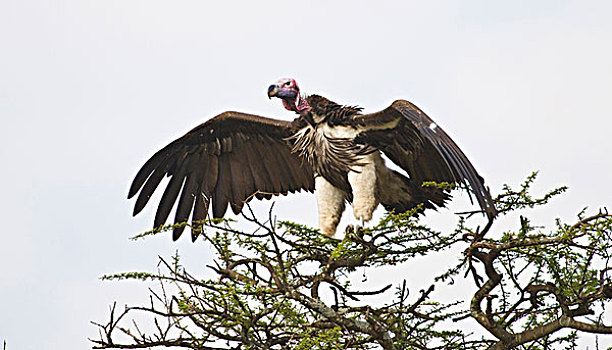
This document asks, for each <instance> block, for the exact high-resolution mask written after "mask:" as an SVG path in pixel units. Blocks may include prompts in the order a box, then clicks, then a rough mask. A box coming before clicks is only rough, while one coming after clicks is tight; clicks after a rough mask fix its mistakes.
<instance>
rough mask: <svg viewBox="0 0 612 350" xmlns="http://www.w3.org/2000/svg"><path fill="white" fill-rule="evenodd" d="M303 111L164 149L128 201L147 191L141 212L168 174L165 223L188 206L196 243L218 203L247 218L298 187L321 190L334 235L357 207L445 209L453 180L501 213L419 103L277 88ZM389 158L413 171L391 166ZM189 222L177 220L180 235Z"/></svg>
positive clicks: (225, 127) (287, 84)
mask: <svg viewBox="0 0 612 350" xmlns="http://www.w3.org/2000/svg"><path fill="white" fill-rule="evenodd" d="M268 97H269V98H272V97H276V98H279V99H280V100H281V101H282V103H283V106H284V107H285V108H286V109H287V110H289V111H292V112H295V113H296V114H297V115H298V116H297V118H295V119H294V120H293V121H288V120H278V119H271V118H266V117H261V116H257V115H252V114H246V113H240V112H224V113H221V114H219V115H217V116H216V117H214V118H212V119H210V120H208V121H206V122H204V123H203V124H201V125H199V126H197V127H195V128H194V129H192V130H191V131H189V132H188V133H186V134H185V135H184V136H182V137H180V138H179V139H177V140H175V141H173V142H171V143H170V144H168V145H167V146H166V147H164V148H162V149H161V150H159V151H158V152H157V153H155V154H154V155H153V156H152V157H151V158H150V159H149V160H148V161H147V162H146V163H145V164H144V165H143V166H142V168H141V169H140V171H138V173H137V175H136V177H135V178H134V181H133V183H132V185H131V187H130V190H129V194H128V198H132V197H133V196H135V195H136V194H138V197H137V199H136V203H135V206H134V213H133V215H136V214H138V213H139V212H140V211H141V210H142V209H143V208H144V207H145V205H146V204H147V202H148V201H149V199H150V198H151V195H152V194H153V192H154V191H155V190H156V188H157V187H158V186H159V184H160V182H161V180H162V179H163V178H164V177H165V176H168V177H170V180H169V182H168V184H167V186H166V189H165V190H164V193H163V195H162V197H161V200H160V203H159V206H158V208H157V212H156V214H155V220H154V228H156V227H159V226H160V225H163V224H165V222H166V220H167V218H168V216H169V214H170V212H171V210H172V208H173V207H174V205H175V203H176V202H178V204H177V208H176V212H175V216H174V222H175V223H176V224H178V223H184V222H186V221H188V220H189V216H190V215H191V220H192V226H191V228H192V239H193V240H194V241H195V240H196V238H197V237H198V234H199V232H202V223H203V221H204V219H206V217H207V215H208V211H209V207H210V206H212V216H213V217H214V218H222V217H223V216H224V215H225V213H226V211H227V207H228V205H229V206H230V207H231V209H232V211H233V212H234V213H235V214H239V213H240V212H241V211H242V209H243V207H244V205H245V203H247V202H249V201H250V200H251V199H253V198H257V199H263V198H266V199H270V198H271V197H272V196H275V195H281V194H282V195H286V194H287V193H289V192H291V193H293V192H295V191H301V190H305V191H309V192H313V191H314V192H315V195H316V199H317V206H318V212H319V228H320V231H321V233H323V234H325V235H327V236H329V237H331V236H333V235H334V234H335V232H336V228H337V226H338V222H339V221H340V218H341V216H342V213H343V212H344V209H345V204H346V203H347V202H348V203H351V204H352V207H353V213H354V215H355V218H356V219H358V220H360V221H361V222H362V224H363V222H366V221H369V220H370V219H372V213H373V212H374V210H375V209H376V207H377V206H378V205H379V204H382V206H383V207H384V208H385V209H386V210H388V211H394V212H396V213H401V212H406V211H408V210H410V209H413V208H417V209H418V211H419V212H421V211H423V210H425V209H435V208H438V207H443V206H444V205H445V204H446V202H447V201H448V200H449V198H450V194H449V190H448V188H442V187H440V186H424V185H423V184H424V182H436V183H452V184H455V185H457V186H458V187H461V188H464V189H466V190H467V191H468V193H471V195H470V198H472V195H473V196H474V197H475V198H476V201H477V202H478V204H479V206H480V208H481V211H482V212H483V213H485V214H486V215H487V216H488V217H489V219H492V218H494V217H495V215H496V209H495V206H494V204H493V200H492V198H491V195H490V194H489V192H488V190H487V188H486V187H485V186H484V180H483V179H482V177H480V176H479V175H478V173H477V172H476V170H475V169H474V167H473V166H472V164H471V163H470V161H469V160H468V159H467V157H466V156H465V155H464V153H463V152H462V151H461V149H459V147H458V146H457V145H456V144H455V142H453V140H452V139H451V138H450V137H449V136H448V135H447V134H446V133H445V132H444V130H442V128H441V127H440V126H439V125H438V124H436V123H435V122H434V121H433V120H432V119H431V118H429V117H428V116H427V115H426V114H425V113H423V112H422V111H421V110H420V109H419V108H418V107H416V106H415V105H413V104H412V103H410V102H408V101H405V100H397V101H395V102H393V103H392V104H391V106H389V107H387V108H386V109H384V110H382V111H380V112H376V113H371V114H363V113H362V108H359V107H354V106H343V105H340V104H337V103H335V102H332V101H330V100H328V99H326V98H325V97H322V96H319V95H309V96H303V95H301V94H300V89H299V87H298V84H297V83H296V81H295V80H294V79H291V78H285V79H281V80H279V81H277V82H276V83H274V84H272V85H270V87H269V88H268ZM383 154H384V155H385V156H386V158H387V159H388V160H390V161H391V162H393V163H395V164H396V165H397V166H399V168H401V169H403V170H404V171H405V173H400V172H398V171H395V170H392V169H389V168H388V167H387V166H386V165H385V159H384V158H383V157H382V156H383ZM184 227H185V225H175V227H174V229H173V239H174V240H176V239H178V238H179V236H180V235H181V233H182V232H183V230H184Z"/></svg>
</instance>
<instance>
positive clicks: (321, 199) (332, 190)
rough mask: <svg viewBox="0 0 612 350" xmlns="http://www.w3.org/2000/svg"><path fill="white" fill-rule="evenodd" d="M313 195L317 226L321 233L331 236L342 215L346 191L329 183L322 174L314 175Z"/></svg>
mask: <svg viewBox="0 0 612 350" xmlns="http://www.w3.org/2000/svg"><path fill="white" fill-rule="evenodd" d="M315 195H316V196H317V206H318V207H319V228H320V229H321V233H323V234H324V235H326V236H327V237H331V236H333V235H334V234H335V233H336V228H337V227H338V223H339V222H340V218H341V217H342V212H343V211H344V206H345V204H344V199H345V198H346V193H344V191H342V190H341V189H339V188H337V187H335V186H333V185H332V184H330V183H329V182H328V181H327V180H325V179H324V178H323V176H317V177H315Z"/></svg>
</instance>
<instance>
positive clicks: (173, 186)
mask: <svg viewBox="0 0 612 350" xmlns="http://www.w3.org/2000/svg"><path fill="white" fill-rule="evenodd" d="M289 136H291V122H288V121H282V120H275V119H269V118H264V117H260V116H256V115H250V114H245V113H238V112H224V113H222V114H220V115H218V116H216V117H214V118H212V119H210V120H208V121H207V122H205V123H203V124H201V125H199V126H197V127H196V128H194V129H193V130H191V131H189V132H188V133H187V134H185V135H184V136H183V137H181V138H179V139H177V140H175V141H174V142H172V143H170V144H169V145H167V146H166V147H164V148H162V149H161V150H159V151H158V152H157V153H155V154H154V155H153V156H152V157H151V158H150V159H149V160H148V161H147V162H146V163H145V164H144V165H143V166H142V168H141V169H140V171H138V174H136V177H135V178H134V182H132V186H131V187H130V191H129V194H128V198H132V197H133V196H134V195H136V194H137V193H138V192H139V191H140V194H139V195H138V198H137V199H136V204H135V206H134V215H136V214H138V213H139V212H140V211H141V210H142V209H143V208H144V207H145V205H146V204H147V202H148V201H149V199H150V198H151V195H153V192H155V189H156V188H157V186H158V185H159V183H160V182H161V180H162V179H163V178H164V175H167V176H169V177H170V181H169V182H168V185H167V187H166V190H165V191H164V194H163V195H162V198H161V200H160V203H159V207H158V208H157V213H156V214H155V221H154V227H158V226H160V225H163V224H164V223H165V222H166V219H167V218H168V215H169V214H170V211H171V210H172V207H173V206H174V203H175V202H176V201H177V198H178V207H177V209H176V215H175V218H174V222H175V223H181V222H185V221H187V219H188V218H189V215H190V214H191V213H192V212H193V216H192V222H194V223H199V222H202V220H204V219H205V218H206V215H207V213H208V208H209V205H210V202H211V200H212V212H213V217H215V218H221V217H223V215H225V212H226V211H227V206H228V204H229V205H230V206H231V208H232V211H233V212H234V213H235V214H238V213H240V211H241V210H242V207H243V206H244V204H245V203H246V202H248V201H250V200H251V199H252V198H253V197H256V198H258V199H262V198H267V199H269V198H271V197H272V195H280V194H282V195H286V194H287V193H288V192H295V191H299V190H307V191H311V192H312V191H313V190H314V175H313V171H312V168H311V167H310V165H308V164H306V163H303V162H302V161H301V160H300V159H299V158H298V157H297V156H296V155H294V154H292V153H291V145H290V144H289V143H288V141H286V138H287V137H289ZM179 193H180V195H179ZM183 229H184V226H180V227H178V226H177V227H176V228H175V229H174V231H173V238H174V240H176V239H178V237H179V236H180V235H181V233H182V232H183ZM198 232H201V226H198V227H197V229H193V228H192V239H193V240H195V239H196V238H197V235H198Z"/></svg>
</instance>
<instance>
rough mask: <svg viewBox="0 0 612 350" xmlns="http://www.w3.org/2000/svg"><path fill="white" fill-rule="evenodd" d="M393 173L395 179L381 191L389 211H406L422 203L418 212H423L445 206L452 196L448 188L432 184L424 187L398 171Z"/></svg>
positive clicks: (382, 198) (384, 204)
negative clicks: (444, 188) (432, 185)
mask: <svg viewBox="0 0 612 350" xmlns="http://www.w3.org/2000/svg"><path fill="white" fill-rule="evenodd" d="M393 173H394V174H393V177H394V178H395V179H394V180H395V181H392V184H391V185H389V184H385V185H386V186H385V185H384V186H385V187H387V188H385V189H382V191H381V194H382V195H381V201H380V202H381V204H382V205H383V207H384V208H385V209H386V210H388V211H394V212H396V213H404V212H406V211H408V210H411V209H413V208H415V207H418V206H419V205H421V206H422V207H421V208H420V209H419V211H418V212H419V213H422V212H423V211H424V210H425V209H437V208H440V207H444V206H445V205H446V201H447V200H449V199H450V198H451V195H450V194H449V192H448V191H446V190H443V189H440V188H436V187H431V186H427V187H424V186H421V184H417V183H415V182H414V181H411V180H410V179H409V178H407V177H406V176H404V175H402V174H400V173H398V172H396V171H393ZM384 194H386V195H384Z"/></svg>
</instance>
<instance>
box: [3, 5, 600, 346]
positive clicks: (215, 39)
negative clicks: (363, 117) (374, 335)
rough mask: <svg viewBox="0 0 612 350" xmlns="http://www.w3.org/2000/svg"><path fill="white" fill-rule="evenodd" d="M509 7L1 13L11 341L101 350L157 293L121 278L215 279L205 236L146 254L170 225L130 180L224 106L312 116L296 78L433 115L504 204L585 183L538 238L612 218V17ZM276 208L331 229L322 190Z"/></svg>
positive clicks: (320, 88) (572, 9)
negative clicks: (284, 89) (564, 224)
mask: <svg viewBox="0 0 612 350" xmlns="http://www.w3.org/2000/svg"><path fill="white" fill-rule="evenodd" d="M504 3H505V5H504V4H501V2H492V1H486V0H481V1H477V0H473V1H444V2H442V1H377V2H374V1H369V2H367V1H334V2H331V1H329V2H323V1H301V2H299V3H298V2H297V1H292V2H289V1H225V2H222V1H210V2H205V1H166V2H163V1H155V0H142V1H131V0H120V1H119V0H63V1H62V0H57V1H40V0H3V1H2V2H0V118H2V125H3V127H2V128H1V131H0V135H1V137H0V160H1V162H2V171H1V172H0V193H1V197H0V213H1V214H0V215H1V219H2V226H3V231H2V234H1V237H2V240H1V243H0V269H1V278H0V342H1V341H2V340H6V342H7V345H8V346H7V348H8V349H9V350H17V349H19V350H27V349H66V350H73V349H74V350H76V349H84V348H89V347H91V343H89V342H88V341H87V337H95V336H96V334H97V330H96V328H95V327H94V326H92V325H91V324H90V323H89V321H92V320H93V321H105V320H106V316H107V314H108V305H110V304H111V303H112V302H113V301H115V300H117V301H118V303H119V305H123V304H124V303H126V302H138V301H145V300H146V295H147V294H146V286H144V285H140V284H137V283H131V282H130V283H113V282H102V281H99V279H98V278H99V277H100V276H101V275H102V274H106V273H113V272H119V271H131V270H153V269H155V264H156V262H157V261H156V259H157V256H158V255H162V256H168V255H169V254H171V253H173V252H174V251H175V250H176V249H179V250H180V252H181V253H182V254H183V255H184V256H185V259H186V261H187V262H188V263H191V264H192V265H191V266H192V269H193V267H194V266H201V267H202V268H203V266H204V265H205V263H206V262H207V261H208V260H207V259H208V257H209V256H210V250H209V249H208V248H207V247H205V246H204V245H203V244H202V243H199V244H196V245H194V244H192V243H191V241H190V240H189V239H188V238H186V237H185V238H183V239H181V240H179V241H178V242H176V243H175V242H172V240H171V238H170V236H169V235H166V236H159V237H155V238H153V239H150V240H147V241H144V242H132V241H129V240H128V237H130V236H133V235H135V234H137V233H139V232H142V231H144V230H147V229H149V228H150V226H151V225H152V223H153V217H154V206H152V205H150V206H149V207H147V209H146V210H144V211H143V213H142V214H141V215H139V216H138V217H137V218H132V217H131V212H132V206H133V201H128V200H127V199H126V194H127V189H128V187H129V184H130V182H131V180H132V178H133V176H134V175H135V173H136V171H137V170H138V169H139V167H140V166H141V165H142V164H143V162H144V161H146V159H148V157H149V156H150V155H152V154H153V153H154V152H155V151H157V150H158V149H159V148H161V147H162V146H164V145H165V144H167V143H169V142H170V141H172V140H173V139H175V138H177V137H179V136H180V135H182V134H183V133H185V132H186V131H188V130H189V129H191V128H192V127H194V126H195V125H197V124H199V123H201V122H203V121H205V120H207V119H208V118H210V117H213V116H214V115H216V114H218V113H220V112H222V111H225V110H238V111H243V112H249V113H255V114H260V115H266V116H270V117H278V118H287V119H289V118H293V115H291V114H290V113H289V112H287V111H285V110H284V109H282V107H281V106H280V103H278V101H270V100H268V98H267V96H266V88H267V86H268V85H269V84H270V83H271V82H274V81H276V80H277V79H278V78H281V77H285V76H290V77H295V78H296V79H297V81H298V82H299V84H300V87H301V88H302V90H303V91H304V92H306V93H317V94H321V95H324V96H326V97H328V98H330V99H332V100H334V101H336V102H338V103H342V104H349V105H360V106H363V107H364V108H365V110H366V111H376V110H379V109H382V108H384V107H386V106H388V105H389V104H390V103H391V102H392V101H393V100H395V99H398V98H403V99H407V100H410V101H412V102H414V103H415V104H417V105H418V106H419V107H421V108H422V109H423V110H424V111H426V112H427V113H428V114H429V115H430V116H431V117H432V118H433V119H434V120H435V121H436V122H437V123H438V124H439V125H441V126H442V127H444V128H445V130H446V131H447V132H448V133H449V134H450V135H451V136H452V137H453V138H454V139H455V141H456V142H457V143H458V144H459V145H460V146H461V147H462V149H463V150H464V152H465V153H466V154H467V155H468V156H469V158H470V159H471V161H472V162H473V163H474V164H475V166H476V168H477V169H478V170H479V172H480V173H481V175H482V176H484V178H485V180H486V182H487V184H488V185H489V186H490V187H491V189H492V190H493V192H494V193H497V191H498V190H499V189H500V187H501V185H502V184H504V183H510V184H518V183H519V182H521V181H523V179H524V178H525V176H526V175H528V174H529V173H530V172H532V171H534V170H539V171H540V176H539V181H538V182H537V184H536V186H535V189H536V191H539V192H540V193H543V192H544V191H546V190H549V189H552V188H553V187H557V186H561V185H567V186H569V188H570V190H569V192H568V193H567V194H565V195H563V196H562V197H560V198H559V199H557V200H555V201H554V202H553V204H552V205H550V206H549V207H548V208H546V209H541V210H536V211H533V212H531V214H532V215H533V216H534V218H535V219H536V221H537V222H538V223H541V224H546V225H550V224H551V223H553V219H554V218H555V217H561V218H565V219H570V218H572V217H573V216H574V215H575V214H576V213H578V212H579V211H580V210H581V209H582V208H583V207H585V206H589V207H590V208H592V209H593V210H597V208H599V207H602V206H605V205H607V206H610V204H611V203H612V185H611V184H610V180H611V178H612V176H611V175H612V156H611V155H610V153H611V151H612V142H611V140H610V139H611V137H612V135H611V129H612V121H611V116H612V112H611V108H610V100H611V96H612V39H611V38H612V21H611V20H610V18H611V17H610V16H611V14H612V2H609V1H560V0H556V1H555V0H550V1H537V2H536V1H528V0H522V1H506V2H504ZM461 203H463V204H461V206H462V207H461V208H459V209H458V210H461V209H466V205H467V202H466V201H463V202H461ZM267 205H269V203H264V206H261V208H263V209H262V210H265V208H267ZM277 208H278V211H277V214H278V215H279V217H282V218H285V219H290V220H294V221H297V222H301V223H306V224H311V225H314V224H315V223H316V222H315V218H316V204H315V202H314V198H313V196H312V195H302V196H292V197H286V198H283V199H281V200H279V201H278V202H277ZM467 209H469V208H467ZM347 214H350V213H347ZM435 215H438V216H439V217H446V219H441V220H449V218H450V220H452V219H453V218H454V216H453V211H452V210H443V211H441V212H440V213H439V214H435ZM438 216H434V217H438ZM504 220H506V221H508V220H510V219H509V218H508V219H503V218H502V220H500V225H502V224H504ZM341 229H342V227H341ZM414 283H415V284H414V287H415V288H417V289H418V288H419V284H418V283H417V282H416V281H414ZM590 346H591V348H593V343H592V342H591V343H590Z"/></svg>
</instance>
